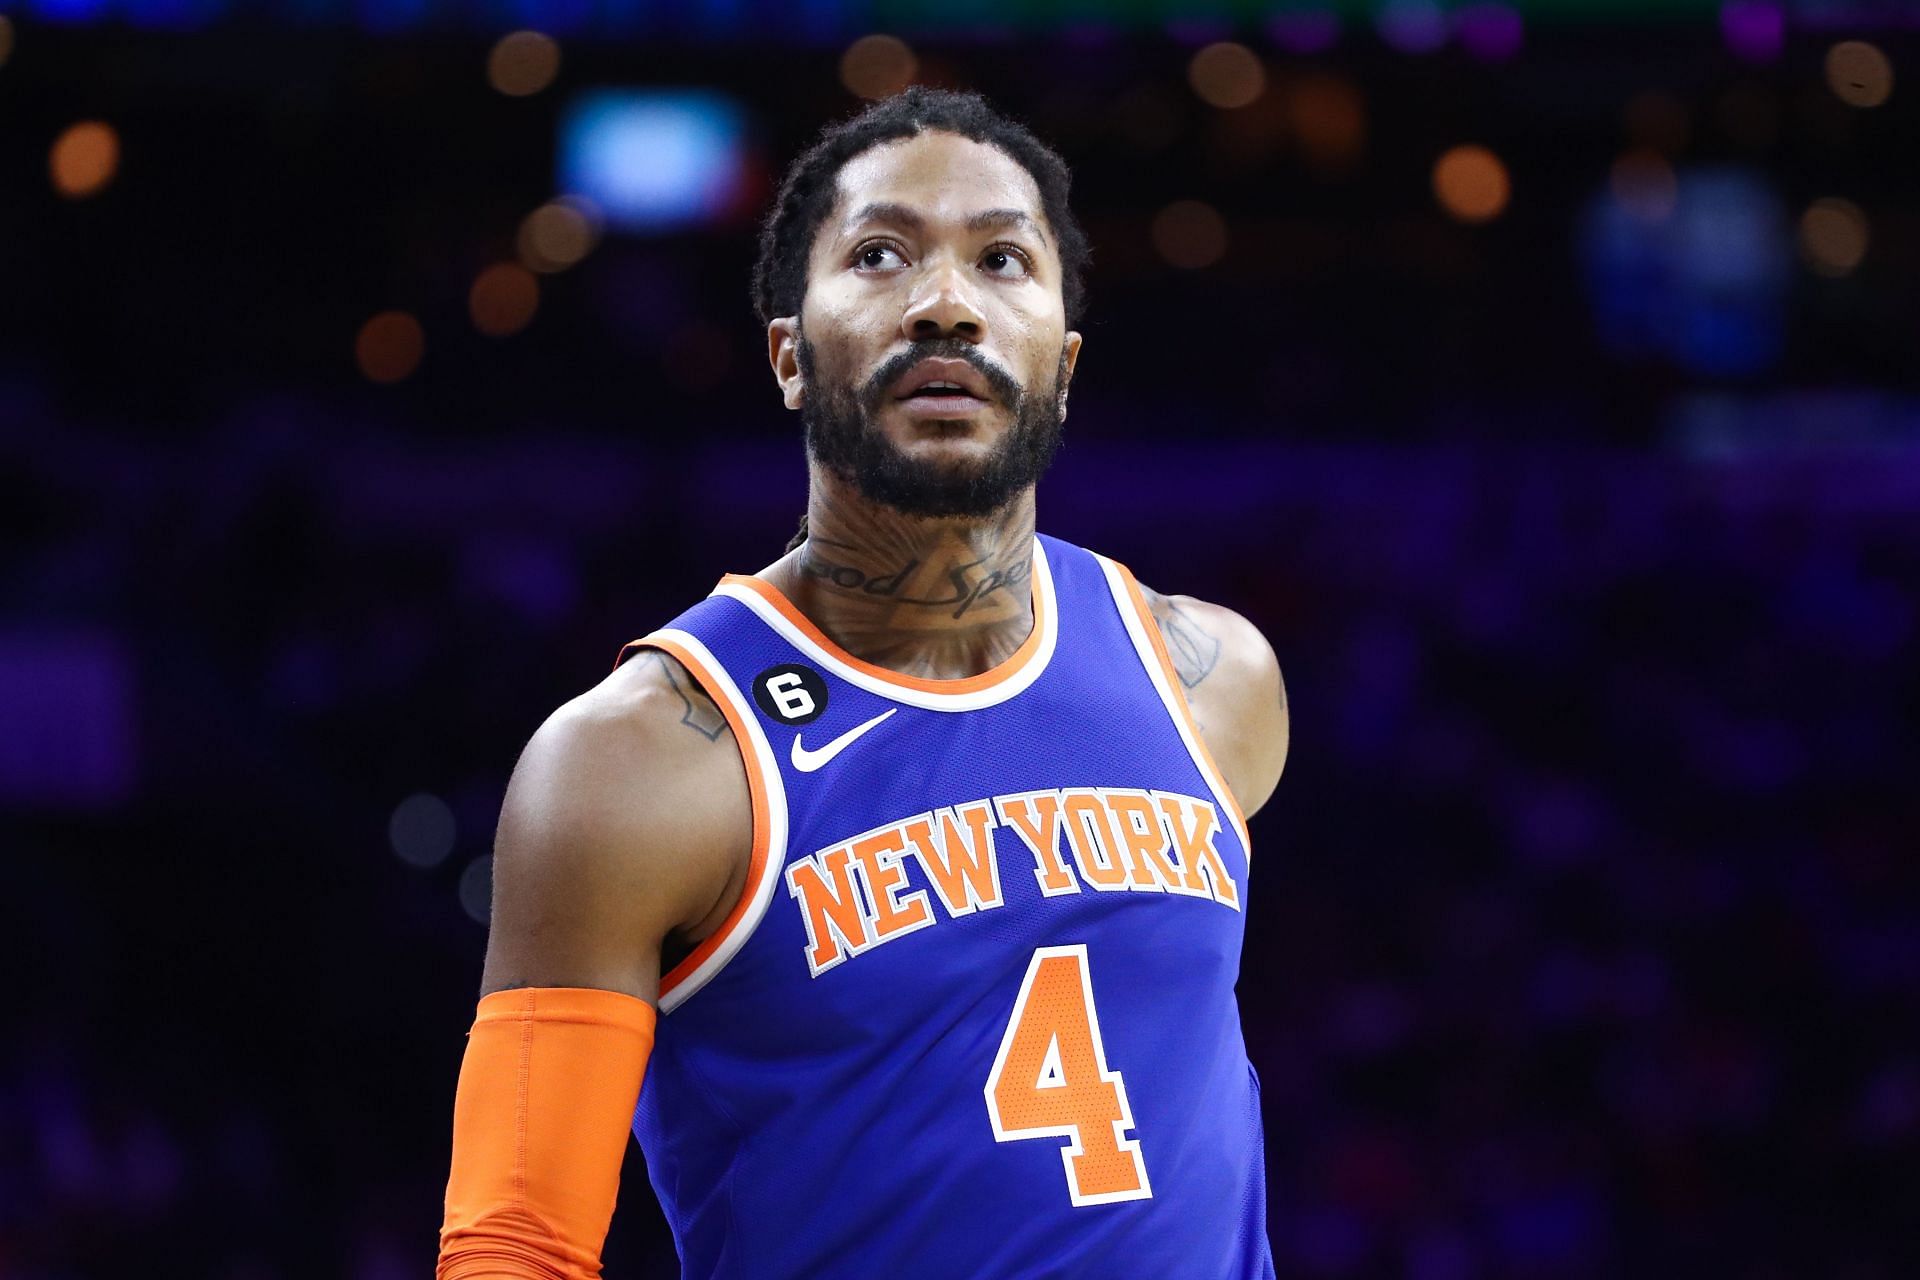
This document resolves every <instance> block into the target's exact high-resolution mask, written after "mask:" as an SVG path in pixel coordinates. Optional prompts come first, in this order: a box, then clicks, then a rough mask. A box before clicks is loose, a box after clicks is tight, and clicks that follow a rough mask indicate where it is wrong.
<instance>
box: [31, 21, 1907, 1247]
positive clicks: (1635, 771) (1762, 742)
mask: <svg viewBox="0 0 1920 1280" xmlns="http://www.w3.org/2000/svg"><path fill="white" fill-rule="evenodd" d="M0 9H3V10H4V12H5V13H6V15H7V16H6V18H5V19H4V21H0V192H3V193H4V194H3V195H0V725H4V729H5V732H4V733H0V851H3V852H4V867H5V873H6V882H5V892H4V893H0V934H3V936H4V938H5V940H6V946H7V948H8V954H9V955H10V957H11V961H10V963H9V965H8V971H9V978H10V981H9V983H8V992H7V1000H6V1003H7V1011H6V1014H5V1016H4V1018H3V1019H0V1028H4V1031H3V1034H4V1037H5V1045H6V1048H5V1052H4V1055H0V1276H4V1277H5V1278H6V1280H67V1278H69V1277H123V1276H160V1277H210V1278H212V1280H273V1278H277V1277H287V1278H293V1277H339V1276H346V1277H354V1278H356V1280H389V1278H397V1277H405V1276H421V1275H426V1274H428V1273H429V1271H430V1269H431V1267H432V1258H433V1254H434V1249H435V1237H436V1233H437V1230H438V1227H439V1222H440V1213H441V1194H442V1191H443V1189H444V1186H445V1180H446V1173H447V1152H448V1141H449V1133H450V1128H451V1105H452V1097H453V1089H454V1082H455V1077H456V1073H457V1070H458V1065H459V1062H460V1055H461V1052H462V1048H463V1036H464V1033H465V1032H466V1029H467V1027H468V1025H469V1023H470V1021H471V1019H472V1016H473V1006H474V1000H475V997H476V994H477V985H478V981H479V971H480V970H479V966H480V957H481V953H482V949H483V946H484V943H485V936H486V929H485V922H486V917H487V910H488V894H489V867H490V864H489V857H488V851H489V845H490V842H491V838H492V832H493V826H494V822H495V819H496V817H497V814H498V811H499V804H500V798H501V793H502V788H503V786H504V784H505V781H506V778H507V775H508V772H509V770H510V769H511V768H512V766H513V763H514V759H515V756H516V753H517V752H518V750H519V748H520V747H521V745H522V744H523V743H524V742H525V740H526V739H527V737H528V736H529V735H530V734H531V733H532V731H533V730H534V728H535V727H536V726H537V725H538V724H539V723H540V721H541V720H542V719H543V717H544V716H545V715H546V713H547V712H548V711H550V710H551V709H552V708H554V707H555V706H557V705H558V704H559V703H561V702H562V701H564V700H566V699H567V698H569V697H571V696H572V695H574V694H575V693H577V692H579V691H581V690H583V689H585V688H586V687H588V686H590V685H591V684H593V683H594V682H595V681H597V680H598V679H599V678H600V677H601V676H602V675H603V674H604V673H605V672H606V671H607V669H608V668H609V666H610V664H611V662H612V660H613V657H614V654H615V651H616V649H617V647H618V646H619V645H620V644H621V643H622V642H624V641H626V640H628V639H630V638H632V637H634V636H636V635H639V634H641V633H643V632H645V631H647V630H648V629H650V628H651V627H653V626H655V625H658V624H660V623H663V622H665V621H666V620H667V619H669V618H671V617H672V616H673V615H674V614H675V613H677V612H678V611H679V610H681V609H682V608H684V607H685V606H686V605H688V604H690V603H691V602H693V601H694V600H695V599H697V598H699V597H700V596H702V595H704V594H705V593H706V592H707V591H708V589H709V588H710V587H711V586H712V585H713V584H714V582H715V581H716V580H717V579H718V578H719V576H720V575H721V574H722V573H723V572H725V571H729V570H737V571H743V572H752V571H754V570H756V569H758V568H759V567H760V566H762V565H764V564H766V563H767V562H769V561H770V560H772V559H774V558H775V557H776V556H778V555H779V554H780V551H781V549H782V547H783V546H784V545H785V543H786V540H787V538H788V536H789V535H790V534H791V533H792V531H793V528H794V524H795V520H796V517H797V516H798V515H799V513H800V512H801V510H802V508H803V503H804V499H805V476H804V466H803V457H802V452H801V445H800V439H799V432H798V422H797V417H796V416H795V415H792V414H789V413H787V412H785V411H784V410H783V409H781V408H780V406H779V402H778V397H777V395H776V392H775V387H774V385H773V382H772V377H771V374H770V373H769V372H768V369H767V365H766V356H765V352H766V341H765V337H764V334H763V332H762V331H761V330H760V328H759V327H758V326H757V324H756V323H755V322H754V320H753V318H752V314H751V312H750V309H749V305H748V295H747V277H748V269H749V266H750V264H751V261H752V256H753V249H754V234H755V227H756V219H757V217H758V216H759V215H760V213H761V212H762V211H763V210H764V209H765V208H766V206H767V203H768V201H769V199H770V197H771V194H772V188H773V185H774V183H775V182H777V180H778V177H779V174H780V172H781V171H782V169H783V168H784V166H785V164H786V163H787V162H788V161H789V160H790V159H791V158H792V157H793V155H794V154H795V153H796V152H797V150H798V149H799V148H800V147H801V146H802V145H804V143H805V142H806V141H807V139H808V138H809V137H810V136H811V135H812V134H813V132H814V131H815V130H817V129H818V128H819V127H820V126H821V125H823V124H825V123H827V122H828V121H830V120H833V119H837V118H840V117H843V116H845V115H848V114H851V113H852V112H854V111H855V110H857V109H858V107H859V106H860V104H861V102H862V100H863V99H866V98H872V97H876V96H884V95H885V94H887V93H889V92H891V91H893V90H895V89H897V88H899V87H901V86H904V85H905V84H907V83H910V82H921V83H928V84H936V85H944V86H951V87H969V88H976V89H979V90H981V91H983V92H985V93H986V94H988V95H989V97H990V98H991V99H992V100H993V101H994V102H995V103H996V104H997V105H999V106H1000V107H1001V108H1002V109H1004V110H1006V111H1007V112H1009V113H1010V114H1012V115H1014V116H1016V117H1018V118H1020V119H1022V120H1024V121H1026V122H1028V123H1029V124H1030V125H1031V126H1032V127H1033V128H1034V129H1035V130H1036V131H1037V132H1039V133H1040V134H1041V135H1042V136H1044V137H1046V138H1047V139H1049V140H1050V141H1051V142H1052V143H1053V144H1054V145H1055V146H1056V147H1058V148H1059V149H1060V150H1061V151H1062V153H1063V154H1064V155H1065V156H1066V158H1067V159H1068V161H1069V162H1070V163H1071V165H1072V166H1073V169H1074V179H1075V191H1074V194H1075V203H1076V206H1077V208H1078V209H1079V211H1080V215H1081V217H1082V219H1083V221H1084V223H1085V225H1086V226H1087V229H1088V231H1089V233H1090V235H1091V237H1092V240H1093V242H1094V246H1095V257H1094V266H1093V271H1092V274H1091V277H1090V310H1089V318H1088V322H1087V323H1086V324H1085V325H1084V326H1083V329H1084V332H1085V334H1086V349H1085V353H1084V356H1083V358H1082V360H1081V363H1080V367H1079V376H1078V378H1077V379H1076V381H1075V385H1074V390H1075V394H1074V397H1073V413H1072V418H1071V420H1070V421H1069V423H1068V425H1067V441H1068V443H1067V447H1066V449H1065V451H1064V453H1063V454H1062V456H1061V459H1060V461H1059V463H1058V464H1057V466H1056V467H1055V469H1054V471H1053V473H1052V474H1051V475H1050V476H1049V477H1048V479H1047V480H1046V481H1045V482H1043V484H1042V485H1041V489H1040V526H1041V528H1042V529H1043V530H1045V531H1047V532H1050V533H1054V534H1057V535H1060V536H1062V537H1066V538H1069V539H1071V540H1073V541H1076V542H1081V543H1083V544H1087V545H1091V546H1093V547H1096V548H1098V549H1100V550H1103V551H1105V552H1107V553H1109V554H1111V555H1113V556H1115V557H1116V558H1118V559H1120V560H1122V561H1125V562H1127V563H1128V564H1130V565H1132V566H1133V568H1134V569H1135V570H1136V571H1137V572H1138V573H1139V574H1140V576H1141V577H1142V578H1143V579H1144V580H1145V581H1146V582H1147V583H1149V584H1150V585H1152V586H1155V587H1157V588H1159V589H1160V590H1163V591H1178V592H1187V593H1192V594H1195V595H1199V596H1202V597H1205V598H1208V599H1212V600H1216V601H1219V602H1222V603H1225V604H1227V605H1230V606H1232V607H1234V608H1236V609H1238V610H1240V611H1241V612H1243V613H1245V614H1246V615H1247V616H1249V617H1250V618H1252V619H1253V620H1254V621H1255V622H1256V623H1258V624H1259V625H1260V627H1261V628H1262V629H1263V630H1264V631H1265V633H1266V634H1267V635H1268V636H1269V637H1270V639H1271V640H1272V642H1273V645H1274V647H1275V649H1276V650H1277V651H1278V653H1279V657H1280V661H1281V664H1282V667H1283V668H1284V670H1285V672H1286V675H1287V681H1288V684H1289V687H1290V691H1291V695H1292V708H1293V711H1292V714H1293V748H1292V757H1291V761H1290V763H1289V765H1288V768H1287V771H1286V776H1285V777H1284V779H1283V780H1282V782H1281V784H1280V789H1279V791H1278V792H1277V793H1276V795H1275V797H1274V799H1273V800H1272V802H1271V803H1270V804H1269V805H1268V807H1267V808H1266V809H1265V810H1264V811H1263V812H1262V813H1261V814H1260V816H1259V817H1258V819H1257V820H1256V821H1255V823H1254V825H1253V832H1254V846H1255V853H1254V863H1255V873H1254V877H1253V883H1252V885H1251V889H1250V894H1249V902H1248V912H1247V920H1246V924H1247V944H1246V955H1245V964H1244V970H1243V973H1242V977H1241V981H1240V987H1239V992H1240V999H1241V1003H1242V1009H1243V1015H1244V1021H1245V1027H1246V1036H1247V1040H1248V1044H1249V1050H1250V1053H1251V1056H1252V1058H1253V1060H1254V1063H1255V1064H1256V1066H1257V1067H1258V1068H1259V1070H1260V1072H1261V1075H1262V1077H1263V1080H1264V1102H1265V1112H1266V1126H1267V1132H1266V1143H1267V1146H1266V1151H1267V1162H1268V1170H1269V1180H1270V1189H1271V1203H1270V1206H1269V1212H1270V1231H1271V1236H1272V1241H1273V1247H1274V1252H1275V1256H1276V1260H1277V1261H1278V1264H1279V1268H1280V1274H1281V1275H1282V1276H1288V1277H1355V1278H1368V1280H1371V1278H1374V1277H1382V1278H1384V1277H1408V1278H1409V1280H1470V1278H1474V1277H1511V1278H1515V1280H1522V1278H1524V1280H1574V1278H1576V1277H1578V1278H1584V1277H1635V1278H1644V1277H1668V1276H1672V1277H1688V1278H1690V1280H1692V1278H1706V1277H1714V1278H1718V1277H1734V1278H1739V1280H1786V1278H1788V1277H1819V1278H1820V1280H1897V1278H1900V1277H1913V1276H1917V1275H1920V1037H1916V1034H1915V1032H1916V1021H1917V1019H1916V991H1920V788H1917V787H1916V778H1917V777H1920V663H1917V662H1916V643H1915V641H1916V621H1917V620H1916V605H1917V604H1920V590H1917V588H1920V377H1917V376H1916V361H1917V360H1920V5H1915V4H1912V3H1908V2H1907V0H1787V2H1786V3H1781V2H1780V0H1727V3H1724V4H1721V3H1705V2H1700V0H1639V2H1632V3H1629V2H1627V0H1622V2H1621V3H1617V4H1615V3H1607V2H1606V0H1503V2H1475V3H1466V4H1459V5H1455V4H1450V3H1436V2H1435V0H1382V2H1380V3H1375V2H1374V0H1364V2H1362V0H1346V2H1343V3H1331V2H1328V3H1323V4H1322V5H1321V6H1320V7H1312V6H1310V5H1307V4H1304V3H1287V4H1280V5H1274V4H1257V3H1253V2H1252V0H1238V2H1233V0H1220V2H1218V3H1213V4H1202V3H1196V4H1175V3H1171V2H1170V0H1132V2H1131V3H1124V4H1113V5H1100V4H1095V3H1090V2H1077V0H1060V2H1058V3H1044V4H1043V3H1037V2H1033V3H1015V2H1014V0H983V2H982V3H976V4H967V5H959V4H933V3H908V2H906V0H894V2H891V3H889V2H887V0H871V2H869V3H860V2H858V0H778V2H775V0H724V2H723V0H712V2H710V3H705V4H698V5H696V4H690V3H689V4H674V3H668V2H667V0H34V2H33V3H26V4H19V3H15V4H9V5H5V6H0ZM629 1152H630V1158H629V1160H628V1162H627V1167H626V1176H625V1181H624V1194H623V1198H622V1203H621V1205H620V1208H619V1211H618V1213H617V1215H616V1217H615V1219H614V1225H613V1230H612V1234H611V1236H610V1238H609V1241H608V1245H607V1250H606V1259H607V1274H608V1275H609V1277H613V1278H614V1280H620V1278H656V1277H668V1276H673V1275H676V1274H677V1265H676V1262H675V1258H674V1251H673V1244H672V1240H671V1238H670V1237H669V1235H668V1233H667V1231H666V1227H665V1224H664V1221H663V1219H662V1217H661V1215H660V1212H659V1209H658V1208H657V1206H656V1205H655V1202H654V1199H653V1196H652V1194H651V1191H650V1189H649V1188H648V1186H647V1184H646V1181H645V1176H644V1170H643V1167H642V1162H641V1159H640V1156H639V1154H638V1150H637V1148H634V1147H631V1146H630V1148H629Z"/></svg>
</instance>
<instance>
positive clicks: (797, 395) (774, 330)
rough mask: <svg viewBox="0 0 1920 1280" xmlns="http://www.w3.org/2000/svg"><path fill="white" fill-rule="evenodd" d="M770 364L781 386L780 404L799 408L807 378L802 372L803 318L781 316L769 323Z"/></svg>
mask: <svg viewBox="0 0 1920 1280" xmlns="http://www.w3.org/2000/svg"><path fill="white" fill-rule="evenodd" d="M767 362H768V363H769V364H771V365H772V366H773V380H774V381H775V382H777V383H779V384H780V402H781V403H782V404H784V405H786V406H787V408H789V409H798V408H799V407H800V400H801V397H802V394H803V392H804V391H805V389H806V378H805V377H804V376H803V375H802V374H801V372H800V317H799V316H780V317H778V318H777V319H774V320H771V321H769V322H768V324H767Z"/></svg>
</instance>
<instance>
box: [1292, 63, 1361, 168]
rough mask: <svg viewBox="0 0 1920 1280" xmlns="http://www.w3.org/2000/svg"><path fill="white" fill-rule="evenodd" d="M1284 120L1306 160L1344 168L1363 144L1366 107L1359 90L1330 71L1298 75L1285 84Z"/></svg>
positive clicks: (1353, 158) (1356, 154)
mask: <svg viewBox="0 0 1920 1280" xmlns="http://www.w3.org/2000/svg"><path fill="white" fill-rule="evenodd" d="M1287 121H1288V123H1289V124H1291V125H1292V126H1293V132H1294V136H1295V137H1297V138H1299V139H1300V146H1301V149H1302V150H1303V151H1305V153H1306V156H1307V160H1308V161H1309V162H1310V163H1312V164H1313V165H1315V166H1316V167H1318V168H1322V169H1341V168H1346V167H1347V166H1349V165H1351V164H1352V163H1353V162H1354V161H1356V160H1358V159H1359V158H1360V153H1361V152H1362V151H1363V150H1364V149H1365V147H1366V142H1367V111H1366V103H1365V101H1364V100H1363V99H1362V98H1361V96H1360V90H1359V89H1357V88H1355V87H1354V84H1353V82H1352V81H1350V80H1346V79H1343V78H1342V77H1340V76H1337V75H1333V74H1331V73H1327V72H1321V73H1316V74H1313V75H1308V76H1302V77H1301V78H1300V79H1299V80H1296V81H1294V82H1293V83H1292V84H1291V85H1290V86H1289V87H1288V89H1287Z"/></svg>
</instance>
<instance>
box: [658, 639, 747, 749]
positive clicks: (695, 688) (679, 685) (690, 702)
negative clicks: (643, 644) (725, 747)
mask: <svg viewBox="0 0 1920 1280" xmlns="http://www.w3.org/2000/svg"><path fill="white" fill-rule="evenodd" d="M639 660H640V661H641V662H646V663H653V664H657V665H658V666H659V668H660V671H661V673H662V674H664V675H665V676H666V678H667V684H668V685H669V686H671V687H672V689H673V691H674V692H675V693H677V694H679V695H680V703H681V707H682V710H681V712H680V723H681V724H683V725H685V726H687V728H689V729H692V730H693V731H694V732H696V733H698V734H700V735H702V736H703V737H705V738H706V740H707V741H708V742H718V741H719V740H720V735H721V734H723V733H725V732H727V718H726V717H725V716H724V715H722V714H721V713H720V708H719V707H717V706H715V705H714V703H713V699H712V698H710V697H708V696H707V691H706V690H705V689H702V688H701V687H700V685H699V682H697V681H695V680H693V679H690V678H689V677H688V675H687V673H686V672H685V671H683V670H682V669H681V667H680V664H679V663H677V662H670V661H668V659H667V655H666V654H664V653H661V652H660V651H659V650H658V649H645V650H642V651H641V652H640V654H639Z"/></svg>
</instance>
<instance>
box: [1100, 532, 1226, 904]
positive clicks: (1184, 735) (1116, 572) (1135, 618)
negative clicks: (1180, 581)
mask: <svg viewBox="0 0 1920 1280" xmlns="http://www.w3.org/2000/svg"><path fill="white" fill-rule="evenodd" d="M1093 557H1094V559H1096V560H1098V561H1099V562H1100V572H1102V573H1104V574H1105V575H1106V576H1107V590H1108V591H1110V592H1112V593H1113V603H1114V607H1115V608H1117V609H1118V610H1119V611H1120V621H1121V622H1122V623H1123V624H1125V626H1126V628H1127V636H1128V638H1129V639H1131V640H1132V641H1133V651H1134V653H1135V654H1136V655H1137V656H1138V657H1139V659H1140V665H1141V666H1142V667H1145V668H1146V671H1147V679H1149V680H1151V681H1152V682H1153V688H1154V692H1156V693H1158V694H1159V695H1160V703H1161V705H1162V706H1163V707H1165V708H1166V712H1167V718H1168V719H1169V720H1171V721H1173V727H1174V729H1175V730H1176V731H1178V733H1179V734H1180V741H1181V742H1182V743H1184V744H1185V745H1186V748H1187V755H1188V756H1189V757H1191V758H1192V760H1193V767H1194V768H1196V769H1198V770H1199V771H1200V778H1201V780H1202V781H1204V782H1205V783H1206V784H1207V786H1208V787H1209V788H1211V789H1212V791H1213V801H1214V805H1215V807H1216V808H1218V809H1219V810H1220V812H1221V813H1223V814H1225V815H1226V818H1227V821H1228V822H1230V823H1232V824H1233V831H1234V834H1235V835H1237V836H1239V837H1240V852H1241V856H1243V857H1244V858H1246V860H1247V863H1248V866H1249V868H1251V866H1252V863H1253V842H1252V841H1251V840H1250V839H1248V838H1247V828H1246V824H1245V823H1244V822H1243V821H1242V820H1241V817H1240V806H1239V805H1238V804H1237V803H1236V802H1235V801H1234V799H1233V795H1232V793H1231V792H1229V791H1228V790H1227V784H1226V782H1225V781H1224V780H1223V779H1222V778H1221V777H1220V775H1219V774H1218V773H1217V772H1215V771H1214V768H1213V765H1212V763H1211V762H1210V761H1209V760H1208V758H1207V753H1206V751H1205V750H1203V749H1202V747H1201V745H1200V741H1199V739H1198V738H1197V737H1195V736H1194V734H1195V730H1194V727H1193V725H1192V723H1191V722H1190V721H1189V720H1188V718H1187V716H1186V714H1185V713H1184V712H1183V711H1182V710H1181V707H1180V703H1179V702H1178V701H1177V699H1176V695H1175V694H1174V691H1173V690H1172V689H1171V688H1170V687H1168V685H1167V676H1166V672H1165V671H1163V670H1162V669H1161V666H1160V658H1159V655H1157V654H1156V653H1154V651H1153V641H1152V639H1150V638H1149V637H1148V635H1147V631H1146V625H1145V622H1144V620H1143V619H1142V618H1141V617H1140V613H1139V610H1137V609H1135V608H1134V607H1133V599H1132V595H1131V593H1130V592H1129V591H1128V590H1127V582H1126V578H1125V577H1124V576H1123V574H1122V572H1121V569H1120V566H1119V565H1117V564H1115V563H1114V562H1113V561H1112V560H1109V559H1108V558H1107V557H1105V556H1103V555H1101V554H1100V553H1099V552H1097V551H1096V552H1094V553H1093Z"/></svg>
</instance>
